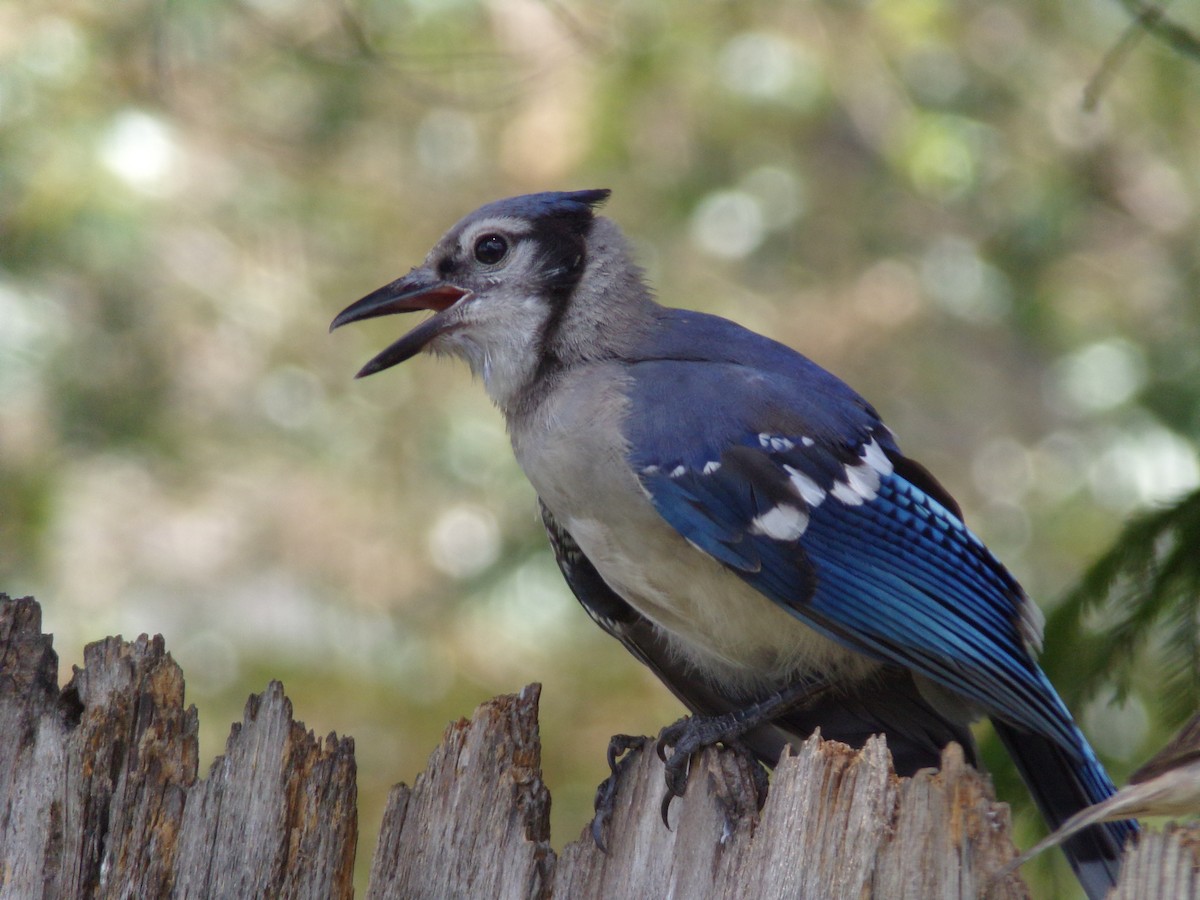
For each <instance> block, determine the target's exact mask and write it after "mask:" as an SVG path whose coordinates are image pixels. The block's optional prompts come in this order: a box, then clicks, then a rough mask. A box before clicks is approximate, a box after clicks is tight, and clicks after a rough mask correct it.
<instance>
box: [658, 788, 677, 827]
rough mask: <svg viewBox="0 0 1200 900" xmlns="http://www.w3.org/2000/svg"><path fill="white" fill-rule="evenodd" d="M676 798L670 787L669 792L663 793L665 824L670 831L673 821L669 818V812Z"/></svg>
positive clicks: (663, 817)
mask: <svg viewBox="0 0 1200 900" xmlns="http://www.w3.org/2000/svg"><path fill="white" fill-rule="evenodd" d="M674 799H675V795H674V794H673V793H671V791H670V789H669V788H668V790H667V792H666V793H665V794H664V795H663V798H662V808H661V812H662V820H663V825H665V826H666V827H667V830H668V831H670V830H671V823H670V822H669V821H668V819H667V813H669V812H670V811H671V801H672V800H674Z"/></svg>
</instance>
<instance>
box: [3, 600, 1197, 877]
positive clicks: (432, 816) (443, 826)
mask: <svg viewBox="0 0 1200 900" xmlns="http://www.w3.org/2000/svg"><path fill="white" fill-rule="evenodd" d="M57 667H58V661H57V657H56V656H55V654H54V650H53V648H52V646H51V638H50V637H49V636H47V635H43V634H42V633H41V611H40V609H39V608H38V606H37V604H36V603H35V602H34V601H33V600H32V599H24V600H11V599H9V598H8V597H7V596H5V595H3V594H0V897H3V898H8V897H15V898H26V897H30V898H33V897H44V898H58V897H64V898H65V897H69V898H75V897H114V898H116V897H120V898H129V897H196V898H199V897H215V898H232V897H237V898H241V897H290V898H314V900H316V898H321V900H326V898H339V897H351V896H353V882H352V879H353V867H354V854H355V843H356V840H357V813H356V806H355V803H356V794H355V767H354V745H353V741H352V740H350V739H349V738H341V739H339V738H337V736H336V735H330V736H328V737H327V738H326V739H325V740H324V741H321V740H318V739H317V738H315V737H314V736H313V735H312V734H311V733H310V732H307V731H306V730H305V728H304V726H303V725H302V724H299V723H297V722H296V721H294V719H293V718H292V707H291V703H290V702H289V701H288V700H287V698H286V697H285V696H284V694H283V687H282V686H281V685H280V684H278V683H277V682H272V683H271V684H270V685H269V686H268V687H267V690H266V691H265V692H264V693H262V694H259V695H256V696H253V697H251V698H250V700H249V701H248V703H247V705H246V711H245V715H244V717H243V720H242V722H241V723H238V724H235V725H234V726H233V729H232V731H231V733H230V736H229V740H228V743H227V745H226V749H225V753H224V755H222V756H220V757H218V758H217V760H216V761H215V762H214V763H213V765H212V766H211V768H210V770H209V773H208V775H207V777H204V778H200V777H199V776H198V760H197V753H198V751H197V741H196V734H197V717H196V711H195V709H194V708H191V707H187V708H185V707H184V703H183V686H184V683H183V673H182V672H181V671H180V670H179V667H178V666H177V665H176V664H175V662H174V661H173V660H172V659H171V656H170V654H168V653H167V652H166V651H165V649H164V646H163V641H162V639H161V638H158V637H156V638H147V637H145V636H143V637H140V638H138V639H137V640H136V641H133V642H125V641H122V640H120V639H119V638H109V639H107V640H104V641H100V642H98V643H95V644H91V645H89V646H88V648H87V649H86V651H85V665H84V667H83V668H82V669H76V670H75V674H74V676H73V678H72V679H71V681H70V683H68V684H67V686H66V687H64V688H62V689H60V688H59V687H58V685H57ZM539 696H540V687H539V686H538V685H531V686H529V687H527V688H525V689H524V690H523V691H522V692H521V693H519V694H513V695H509V696H502V697H497V698H495V699H494V700H491V701H488V702H487V703H484V704H483V705H482V706H480V707H479V709H477V710H476V711H475V714H474V716H473V717H472V718H471V719H470V720H466V719H463V720H459V721H457V722H454V723H451V725H450V726H449V727H448V728H447V729H446V733H445V735H444V737H443V739H442V742H441V744H440V746H438V747H437V748H436V749H435V750H434V752H433V754H432V755H431V756H430V758H429V765H428V767H427V768H426V770H425V772H423V773H422V774H421V775H420V776H418V777H417V779H416V782H415V784H414V785H413V786H412V787H411V788H410V787H406V786H404V785H397V786H396V787H395V788H393V790H392V792H391V794H390V795H389V798H388V804H387V810H386V812H385V814H384V820H383V823H382V827H381V829H380V836H379V843H378V846H377V847H376V848H375V855H374V858H373V863H372V865H371V870H370V880H369V883H368V885H367V887H366V895H367V897H369V898H372V900H385V898H442V897H456V898H457V897H466V898H473V897H487V898H513V900H516V898H522V900H523V898H538V900H542V898H561V900H566V898H571V900H574V898H591V897H596V898H611V897H649V898H656V897H664V898H665V897H678V898H688V900H704V898H718V897H719V898H729V900H732V898H755V900H759V898H785V897H786V898H819V900H826V898H855V900H859V898H866V897H879V898H888V900H892V898H919V900H932V898H968V897H970V898H974V897H988V898H996V900H1006V898H1024V897H1027V896H1028V891H1027V889H1026V887H1025V884H1024V882H1023V881H1022V880H1021V878H1020V876H1019V874H1018V873H1010V874H1007V875H1005V876H1003V877H1000V878H995V877H993V876H994V875H995V873H996V872H998V871H999V870H1001V869H1002V868H1003V867H1004V865H1005V863H1007V862H1008V861H1009V860H1010V859H1012V858H1013V857H1014V856H1015V854H1016V851H1015V849H1014V847H1013V846H1012V841H1011V838H1010V835H1009V815H1008V807H1007V806H1006V805H1005V804H1002V803H997V802H996V800H995V799H994V798H993V796H992V791H991V786H990V783H989V782H988V780H987V779H986V778H985V777H983V776H981V775H980V774H979V773H977V772H976V771H975V770H973V769H972V768H971V767H970V766H968V765H966V763H965V762H964V761H963V757H962V753H961V751H959V750H958V748H957V747H954V746H951V747H950V748H949V749H948V750H947V751H946V752H945V753H944V754H943V758H942V767H941V769H940V770H938V771H932V770H929V771H925V772H921V773H918V774H917V776H916V777H914V778H897V777H896V775H895V774H894V773H893V772H892V767H891V757H890V756H889V754H888V751H887V747H886V745H885V743H884V742H883V740H882V739H873V740H871V741H869V742H868V743H867V745H866V746H865V747H864V748H863V749H862V750H861V751H857V750H852V749H850V748H848V747H845V746H843V745H841V744H837V743H834V742H828V741H822V740H821V739H820V738H819V737H816V736H814V737H813V738H811V739H810V740H809V741H807V742H806V743H805V744H804V745H803V746H801V747H800V748H799V749H798V750H797V751H796V753H795V754H794V755H793V754H788V755H785V757H784V758H783V759H782V760H780V763H779V766H778V768H777V769H776V771H775V774H774V776H773V778H772V784H771V789H770V792H769V795H768V797H767V799H766V803H765V805H764V806H763V808H762V809H761V810H760V809H758V806H757V799H758V798H757V794H756V792H755V787H754V778H753V776H752V773H751V770H750V768H749V766H748V764H747V763H746V762H745V761H744V760H743V759H742V758H741V757H739V756H737V755H736V754H733V753H730V752H728V751H726V750H723V749H712V748H710V749H708V750H706V751H704V752H703V753H702V754H700V755H698V756H697V757H696V758H695V759H694V760H693V761H692V765H691V774H690V779H689V783H688V790H687V793H686V795H685V796H683V797H681V798H678V799H677V800H676V801H675V802H674V803H673V804H672V805H671V807H670V828H667V827H665V826H664V825H663V822H662V819H661V814H660V804H661V801H662V797H663V792H664V789H665V786H664V782H663V768H662V763H661V762H660V761H659V760H658V758H657V756H656V754H655V753H654V747H653V742H650V741H647V742H644V743H643V744H642V745H641V746H639V747H637V748H635V749H634V750H633V751H631V753H630V754H629V755H628V757H627V758H626V760H625V761H624V763H623V765H622V767H621V772H620V776H619V781H618V786H617V791H616V795H615V802H614V808H613V814H612V818H611V820H610V821H609V822H608V823H607V826H606V827H605V831H604V837H605V841H606V843H607V846H608V849H609V852H608V853H607V854H606V853H603V852H601V851H600V850H599V849H598V848H597V847H596V845H595V843H594V841H593V840H592V836H591V833H590V831H588V830H586V829H585V831H584V832H583V834H582V835H581V836H580V838H579V840H577V841H575V842H573V843H570V844H567V845H566V846H565V847H564V848H563V850H562V852H561V854H556V853H555V852H554V850H553V849H552V848H551V844H550V824H549V822H550V820H549V815H550V793H549V791H548V790H547V787H546V785H545V784H544V783H543V781H542V774H541V742H540V736H539V733H538V719H537V715H538V700H539ZM598 752H599V748H598ZM1198 846H1200V827H1195V826H1194V827H1192V828H1169V829H1167V831H1166V832H1164V833H1158V834H1156V833H1147V834H1145V835H1144V836H1143V838H1142V840H1141V843H1140V846H1139V847H1137V848H1136V849H1135V850H1134V851H1132V852H1131V854H1130V856H1129V857H1128V859H1127V862H1126V865H1125V868H1124V870H1123V872H1122V877H1121V885H1120V886H1119V887H1118V888H1117V889H1116V891H1115V892H1114V893H1113V895H1112V896H1113V897H1116V898H1122V900H1126V898H1129V900H1132V898H1142V897H1194V896H1197V893H1198V890H1200V887H1198V883H1197V882H1198V879H1197V871H1200V852H1198Z"/></svg>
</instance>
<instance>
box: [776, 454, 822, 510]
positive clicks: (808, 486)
mask: <svg viewBox="0 0 1200 900" xmlns="http://www.w3.org/2000/svg"><path fill="white" fill-rule="evenodd" d="M783 468H784V469H785V470H786V471H787V473H788V480H789V481H790V482H791V483H792V488H793V489H794V490H795V491H796V493H797V494H799V495H800V499H801V500H803V501H804V502H805V503H807V504H808V508H809V509H815V508H816V507H818V506H820V505H821V501H823V500H824V499H825V489H824V488H823V487H821V486H820V485H819V484H817V483H816V482H815V481H813V480H812V479H811V478H809V477H808V476H807V475H805V474H804V473H803V472H801V471H800V470H799V469H795V468H793V467H791V466H789V465H786V464H785V465H784V467H783Z"/></svg>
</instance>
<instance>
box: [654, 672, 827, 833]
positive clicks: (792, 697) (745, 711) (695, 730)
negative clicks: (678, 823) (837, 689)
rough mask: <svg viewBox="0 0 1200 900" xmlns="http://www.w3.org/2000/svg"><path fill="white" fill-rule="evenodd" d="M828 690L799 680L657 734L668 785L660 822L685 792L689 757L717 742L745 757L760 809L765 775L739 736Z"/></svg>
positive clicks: (687, 719) (815, 682)
mask: <svg viewBox="0 0 1200 900" xmlns="http://www.w3.org/2000/svg"><path fill="white" fill-rule="evenodd" d="M830 689H831V685H830V684H829V683H828V682H825V681H819V680H806V681H798V682H796V683H794V684H790V685H788V686H787V687H785V688H782V689H781V690H778V691H775V692H774V693H772V694H770V695H768V696H767V697H765V698H764V699H762V700H759V701H757V702H755V703H751V704H750V705H748V706H744V707H742V708H741V709H736V710H734V711H733V712H729V713H724V714H723V715H717V716H700V715H695V716H684V717H683V718H682V719H680V720H679V721H678V722H675V723H673V724H671V725H668V726H667V727H666V728H664V729H663V730H662V731H661V732H659V735H658V741H657V742H656V744H655V750H656V751H657V752H658V758H659V759H661V760H662V761H663V766H664V770H665V771H664V778H665V780H666V782H667V793H666V795H665V796H664V797H663V801H662V817H663V823H664V824H667V812H668V811H669V810H670V808H671V801H672V800H674V799H675V798H676V797H682V796H683V795H684V792H685V791H686V790H687V782H688V772H689V768H690V764H691V759H692V756H693V755H694V754H695V753H697V752H699V751H700V750H703V749H704V748H705V747H710V746H712V745H713V744H718V743H720V744H724V745H725V746H726V747H728V748H729V749H730V750H733V751H734V752H735V753H739V754H741V755H743V756H745V757H746V759H747V760H748V761H749V762H750V763H751V764H752V765H751V771H752V772H753V773H754V787H755V790H756V792H757V794H758V806H759V808H760V809H761V808H762V805H763V803H764V802H765V801H766V798H767V773H766V770H765V769H764V768H763V767H762V764H761V761H760V760H759V759H758V758H757V757H756V756H755V755H754V752H753V751H752V750H751V749H750V748H749V747H748V746H746V744H745V743H744V742H743V741H742V740H741V738H742V735H744V734H746V733H747V732H749V731H752V730H753V729H755V728H758V727H759V726H760V725H764V724H766V723H768V722H770V721H772V720H773V719H777V718H779V717H780V716H782V715H785V714H787V713H789V712H792V711H794V710H797V709H802V708H803V707H805V706H806V705H808V704H810V703H812V702H813V701H814V700H815V699H817V698H818V697H819V696H823V695H824V694H825V693H827V692H828V691H829V690H830ZM668 749H670V750H671V753H670V756H668V755H667V750H668Z"/></svg>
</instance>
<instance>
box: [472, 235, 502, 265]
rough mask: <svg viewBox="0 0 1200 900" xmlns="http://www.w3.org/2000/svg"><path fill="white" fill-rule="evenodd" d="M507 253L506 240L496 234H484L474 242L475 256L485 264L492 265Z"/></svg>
mask: <svg viewBox="0 0 1200 900" xmlns="http://www.w3.org/2000/svg"><path fill="white" fill-rule="evenodd" d="M507 254H508V241H506V240H505V239H504V238H502V237H501V236H500V235H498V234H485V235H484V236H483V237H481V238H480V239H479V240H477V241H476V242H475V258H476V259H477V260H479V261H480V262H481V263H483V264H484V265H485V266H494V265H495V264H496V263H498V262H500V260H502V259H504V257H505V256H506V255H507Z"/></svg>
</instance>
